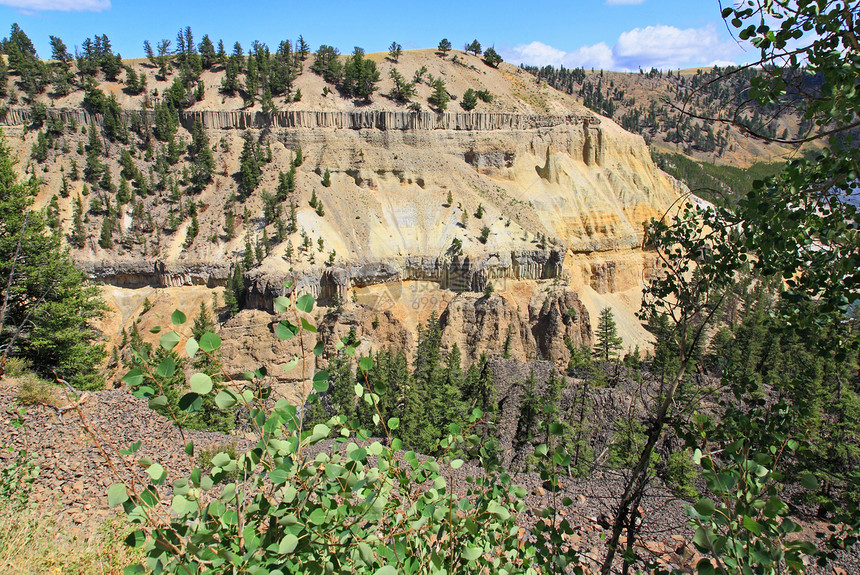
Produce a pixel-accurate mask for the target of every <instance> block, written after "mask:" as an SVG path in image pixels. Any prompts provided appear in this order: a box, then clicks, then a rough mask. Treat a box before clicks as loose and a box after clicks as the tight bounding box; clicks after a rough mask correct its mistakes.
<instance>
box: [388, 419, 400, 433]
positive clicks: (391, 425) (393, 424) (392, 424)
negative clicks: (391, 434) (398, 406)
mask: <svg viewBox="0 0 860 575" xmlns="http://www.w3.org/2000/svg"><path fill="white" fill-rule="evenodd" d="M398 427H400V419H399V418H397V417H392V418H391V419H389V420H388V429H390V430H391V431H394V430H395V429H397V428H398Z"/></svg>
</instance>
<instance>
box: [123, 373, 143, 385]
mask: <svg viewBox="0 0 860 575" xmlns="http://www.w3.org/2000/svg"><path fill="white" fill-rule="evenodd" d="M122 381H123V382H125V383H127V384H128V385H129V386H131V387H137V386H138V385H140V384H141V383H143V371H141V370H139V369H132V370H131V371H129V372H128V373H127V374H125V377H123V378H122Z"/></svg>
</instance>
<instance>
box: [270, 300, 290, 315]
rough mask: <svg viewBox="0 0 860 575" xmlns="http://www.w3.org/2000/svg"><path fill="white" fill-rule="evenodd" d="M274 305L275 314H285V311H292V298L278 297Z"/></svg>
mask: <svg viewBox="0 0 860 575" xmlns="http://www.w3.org/2000/svg"><path fill="white" fill-rule="evenodd" d="M273 303H274V306H275V313H284V312H285V311H287V310H288V309H290V298H288V297H284V296H280V297H276V298H275V301H274V302H273Z"/></svg>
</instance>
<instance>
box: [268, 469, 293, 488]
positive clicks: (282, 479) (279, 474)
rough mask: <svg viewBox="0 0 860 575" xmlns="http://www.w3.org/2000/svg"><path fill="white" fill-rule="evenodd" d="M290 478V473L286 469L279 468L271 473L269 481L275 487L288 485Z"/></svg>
mask: <svg viewBox="0 0 860 575" xmlns="http://www.w3.org/2000/svg"><path fill="white" fill-rule="evenodd" d="M289 478H290V473H289V472H288V471H287V470H286V469H282V468H280V467H277V468H275V469H273V470H271V471H270V472H269V479H270V480H271V482H272V483H274V484H275V485H280V484H281V483H286V482H287V480H289Z"/></svg>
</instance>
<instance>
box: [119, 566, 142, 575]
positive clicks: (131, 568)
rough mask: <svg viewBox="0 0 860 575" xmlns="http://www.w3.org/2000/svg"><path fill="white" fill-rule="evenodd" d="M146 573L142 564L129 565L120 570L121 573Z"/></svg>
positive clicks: (129, 574) (134, 574)
mask: <svg viewBox="0 0 860 575" xmlns="http://www.w3.org/2000/svg"><path fill="white" fill-rule="evenodd" d="M144 573H146V569H144V568H143V565H129V566H128V567H125V568H124V569H123V570H122V575H143V574H144Z"/></svg>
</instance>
